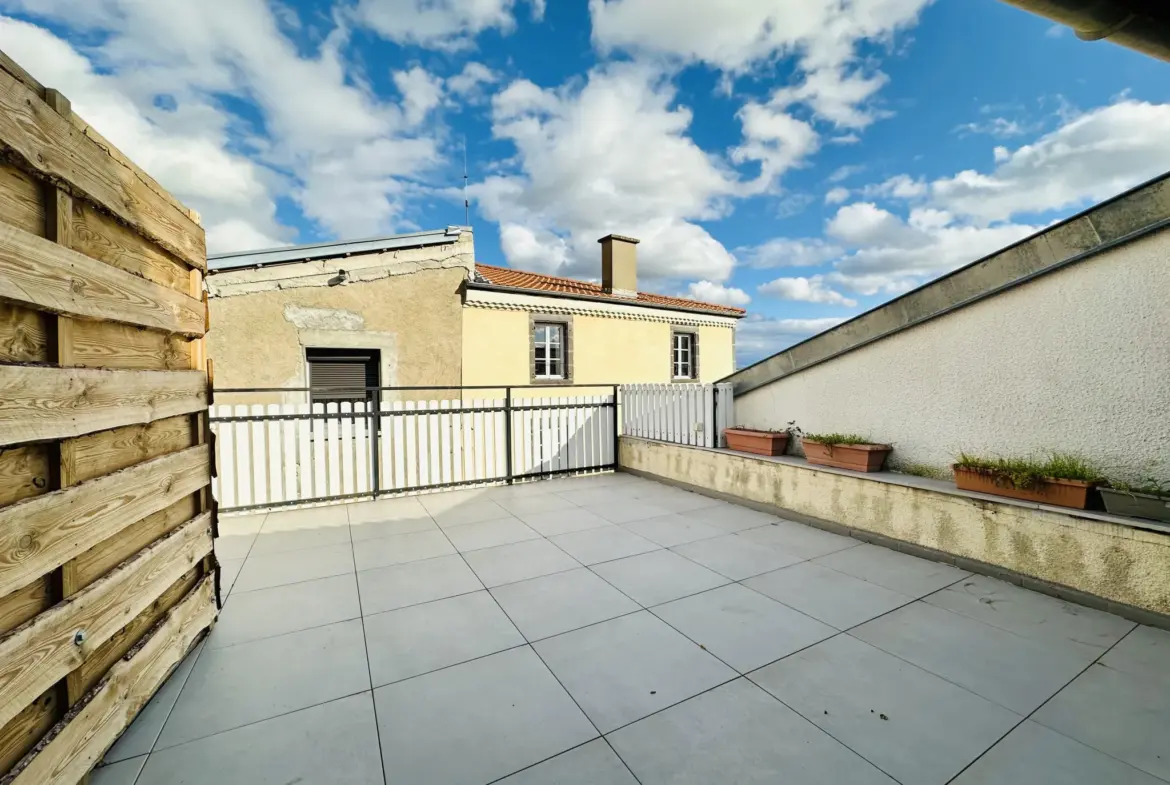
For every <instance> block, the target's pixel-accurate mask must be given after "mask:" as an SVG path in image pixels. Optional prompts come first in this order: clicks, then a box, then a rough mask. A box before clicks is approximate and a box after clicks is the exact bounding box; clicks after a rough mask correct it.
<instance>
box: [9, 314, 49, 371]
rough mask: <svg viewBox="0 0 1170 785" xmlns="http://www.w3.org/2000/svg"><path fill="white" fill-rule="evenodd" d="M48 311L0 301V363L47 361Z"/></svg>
mask: <svg viewBox="0 0 1170 785" xmlns="http://www.w3.org/2000/svg"><path fill="white" fill-rule="evenodd" d="M53 318H55V317H53V316H52V315H51V314H47V313H44V312H43V311H34V310H33V309H31V308H25V307H24V306H23V305H16V304H15V303H6V302H3V301H0V362H10V363H43V362H48V361H49V328H48V323H47V320H49V319H53Z"/></svg>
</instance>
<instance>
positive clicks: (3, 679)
mask: <svg viewBox="0 0 1170 785" xmlns="http://www.w3.org/2000/svg"><path fill="white" fill-rule="evenodd" d="M210 552H211V514H210V513H204V514H203V515H200V516H199V517H198V518H195V519H194V520H192V521H190V522H189V523H187V524H186V525H184V526H182V527H180V528H179V529H177V530H175V531H174V532H172V533H170V534H168V535H167V536H166V537H164V538H162V539H161V540H159V541H158V542H156V543H154V544H153V545H151V546H150V547H148V548H146V549H145V550H143V551H140V552H139V553H138V554H136V555H135V556H134V557H132V558H130V559H128V560H126V561H125V562H124V563H123V564H121V565H119V566H118V567H117V568H115V569H114V570H113V571H111V572H110V573H109V574H108V575H106V576H105V577H103V578H101V579H100V580H97V581H95V582H93V583H91V584H90V585H89V586H87V587H86V588H84V589H82V590H81V591H80V592H78V593H77V594H75V595H73V596H72V597H69V598H68V599H66V600H64V601H63V602H60V603H58V604H57V605H55V606H53V607H52V608H50V609H49V610H47V611H45V612H44V613H42V614H40V615H39V616H37V617H36V618H35V619H33V620H32V621H30V622H28V623H27V624H25V625H24V626H22V627H19V628H17V629H15V630H13V631H12V632H10V633H8V634H7V635H5V636H3V637H0V725H3V724H5V723H7V722H8V721H9V720H11V719H12V718H13V717H15V716H16V715H17V714H19V713H20V711H21V710H22V709H23V708H24V707H25V706H27V705H28V704H29V703H30V702H31V701H32V700H33V699H34V698H36V696H38V695H40V694H41V693H42V692H44V691H45V690H47V689H48V688H49V687H51V686H53V685H54V684H56V683H57V682H58V681H60V680H61V679H63V678H65V676H67V675H68V674H69V672H70V671H72V670H74V669H75V668H80V667H81V666H82V665H83V664H84V662H85V661H86V660H87V659H88V658H89V657H90V656H91V655H92V654H93V653H94V652H95V651H97V650H98V649H100V648H101V646H102V644H104V643H105V642H106V641H108V640H110V638H112V637H113V636H114V635H115V633H117V632H118V631H119V630H120V629H122V628H123V627H125V626H126V625H127V624H129V623H130V622H131V621H133V620H134V619H135V618H136V617H137V616H138V615H139V614H140V613H142V612H143V611H144V610H146V609H147V608H148V607H150V605H151V604H152V603H153V602H154V601H155V600H157V599H158V598H159V597H161V596H162V594H163V593H164V592H165V591H166V590H167V589H168V588H169V587H170V586H171V584H173V583H174V582H175V581H177V580H179V579H180V578H181V577H183V575H184V574H185V573H187V572H188V571H189V570H191V569H192V568H193V567H194V566H195V565H196V564H198V563H199V562H200V560H202V559H203V557H204V556H206V555H207V554H208V553H210ZM79 630H81V631H84V633H85V636H86V637H85V642H84V643H82V644H81V645H80V646H79V645H77V643H76V641H75V640H74V635H75V634H76V633H77V631H79Z"/></svg>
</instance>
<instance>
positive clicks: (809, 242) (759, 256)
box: [735, 237, 845, 269]
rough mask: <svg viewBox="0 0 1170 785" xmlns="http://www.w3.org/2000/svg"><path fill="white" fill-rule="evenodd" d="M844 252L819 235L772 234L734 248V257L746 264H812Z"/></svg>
mask: <svg viewBox="0 0 1170 785" xmlns="http://www.w3.org/2000/svg"><path fill="white" fill-rule="evenodd" d="M844 252H845V251H844V249H843V248H841V247H840V246H839V245H834V244H833V243H828V242H825V241H824V240H823V239H820V238H806V239H790V238H787V237H776V238H773V239H771V240H768V241H767V242H765V243H761V244H760V245H753V246H744V247H741V248H736V249H735V255H736V258H738V259H739V260H740V261H741V262H742V263H744V264H746V265H747V266H748V267H756V268H760V269H767V268H770V267H815V266H817V265H819V264H824V263H825V262H828V261H831V260H832V259H835V258H837V257H838V256H840V255H841V254H843V253H844Z"/></svg>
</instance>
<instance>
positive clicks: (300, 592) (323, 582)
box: [207, 574, 361, 649]
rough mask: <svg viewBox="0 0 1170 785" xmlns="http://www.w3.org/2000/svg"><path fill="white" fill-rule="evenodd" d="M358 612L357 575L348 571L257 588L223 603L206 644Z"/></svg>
mask: <svg viewBox="0 0 1170 785" xmlns="http://www.w3.org/2000/svg"><path fill="white" fill-rule="evenodd" d="M359 616H361V607H360V605H359V603H358V590H357V579H356V578H355V577H354V576H353V575H352V574H349V575H336V576H334V577H332V578H320V579H318V580H315V581H305V582H303V583H293V584H290V585H288V586H275V587H273V588H271V589H258V590H256V591H250V592H244V593H243V594H240V595H238V596H237V597H235V599H233V600H232V603H231V604H230V605H225V606H224V609H223V611H222V612H221V613H220V615H219V621H218V622H217V623H216V625H215V629H214V630H212V632H211V635H210V636H209V637H208V640H207V645H208V646H210V647H212V648H215V649H219V648H222V647H224V646H232V645H234V644H237V643H244V642H246V641H251V640H257V639H259V638H269V637H272V636H273V635H283V634H284V633H286V632H296V631H297V630H307V629H309V628H310V627H321V626H323V625H326V624H333V623H336V622H339V621H345V620H346V619H356V618H358V617H359Z"/></svg>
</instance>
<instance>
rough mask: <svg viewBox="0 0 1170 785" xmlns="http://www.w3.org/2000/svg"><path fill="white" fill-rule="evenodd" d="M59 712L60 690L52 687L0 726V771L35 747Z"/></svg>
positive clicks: (61, 710) (12, 764)
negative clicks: (8, 721)
mask: <svg viewBox="0 0 1170 785" xmlns="http://www.w3.org/2000/svg"><path fill="white" fill-rule="evenodd" d="M62 714H64V709H63V707H62V706H61V691H60V690H59V689H57V688H56V687H53V688H51V689H49V690H46V691H45V692H44V693H43V694H42V695H41V696H39V697H38V698H37V699H36V700H35V701H33V702H32V703H31V704H29V705H28V706H26V707H25V708H24V710H23V711H22V712H20V714H18V715H17V716H16V718H15V719H14V720H12V722H10V723H8V724H7V725H5V726H4V727H2V728H0V771H8V770H9V769H10V768H12V767H13V766H14V765H15V764H16V762H17V761H19V760H20V759H21V758H23V757H24V756H25V753H27V752H28V751H29V750H31V749H32V748H33V747H35V746H36V744H37V742H38V741H40V739H41V737H42V736H44V735H45V734H46V733H47V732H48V731H49V729H50V728H52V727H53V724H54V723H55V722H56V721H57V719H58V718H59V717H60V716H61V715H62Z"/></svg>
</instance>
